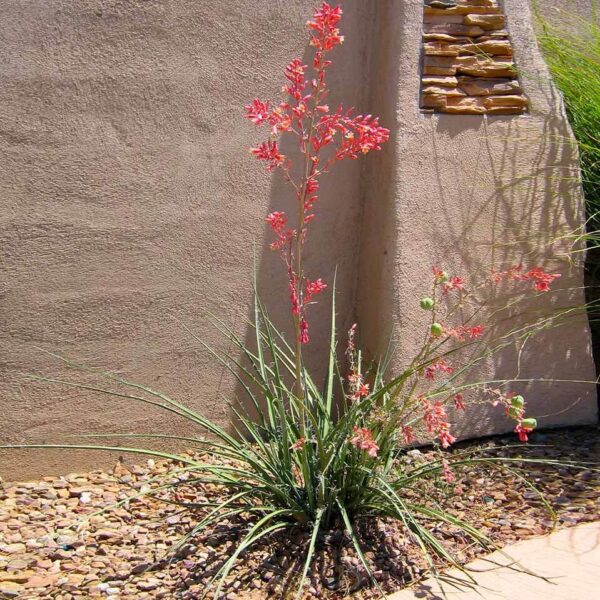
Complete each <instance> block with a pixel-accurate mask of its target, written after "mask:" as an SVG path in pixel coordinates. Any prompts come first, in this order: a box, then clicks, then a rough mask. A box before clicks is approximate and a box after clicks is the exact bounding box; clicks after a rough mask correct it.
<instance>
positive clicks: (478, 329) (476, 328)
mask: <svg viewBox="0 0 600 600" xmlns="http://www.w3.org/2000/svg"><path fill="white" fill-rule="evenodd" d="M484 332H485V327H484V326H483V325H473V326H472V327H467V326H466V325H459V326H458V327H454V328H452V329H444V335H446V336H448V337H451V338H454V339H455V340H457V341H459V342H464V341H465V339H467V338H470V339H472V340H474V339H477V338H480V337H481V336H482V335H483V334H484Z"/></svg>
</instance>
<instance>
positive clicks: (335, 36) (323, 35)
mask: <svg viewBox="0 0 600 600" xmlns="http://www.w3.org/2000/svg"><path fill="white" fill-rule="evenodd" d="M341 18H342V7H341V6H336V7H335V8H332V7H331V6H329V4H327V2H323V4H321V7H320V8H318V9H317V10H315V13H314V15H313V18H312V20H311V21H307V23H306V25H307V27H308V28H309V29H310V30H311V39H310V45H311V46H314V47H315V48H317V49H318V50H320V51H323V52H329V50H333V48H335V47H336V46H337V45H339V44H341V43H343V41H344V36H343V35H340V30H339V29H338V28H337V27H336V25H337V24H338V23H339V22H340V19H341Z"/></svg>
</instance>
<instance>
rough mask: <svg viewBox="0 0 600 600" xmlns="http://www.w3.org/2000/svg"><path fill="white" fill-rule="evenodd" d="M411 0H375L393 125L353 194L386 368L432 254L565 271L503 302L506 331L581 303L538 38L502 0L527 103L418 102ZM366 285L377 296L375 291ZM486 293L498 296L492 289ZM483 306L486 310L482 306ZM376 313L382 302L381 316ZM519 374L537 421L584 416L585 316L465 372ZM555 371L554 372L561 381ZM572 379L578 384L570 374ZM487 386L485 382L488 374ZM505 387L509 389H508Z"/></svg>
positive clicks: (497, 427)
mask: <svg viewBox="0 0 600 600" xmlns="http://www.w3.org/2000/svg"><path fill="white" fill-rule="evenodd" d="M421 5H422V2H421V1H420V0H407V1H405V2H402V3H397V2H393V1H391V0H390V1H389V2H381V3H378V5H377V8H378V10H379V11H380V15H379V20H380V22H386V23H388V24H389V25H390V27H389V30H388V31H386V33H385V35H384V36H383V37H382V38H381V44H380V45H379V47H378V51H377V52H376V54H375V56H374V64H375V66H374V72H377V73H378V80H379V81H383V82H384V84H383V85H380V86H377V87H374V88H373V89H374V92H373V97H372V105H373V106H378V107H381V109H380V112H383V113H384V122H386V123H389V124H390V126H391V127H392V130H393V132H394V136H393V142H392V143H391V144H390V145H389V146H388V147H387V148H386V149H385V151H384V157H383V160H380V161H378V162H377V163H375V162H373V163H371V165H370V166H369V170H368V181H367V183H366V186H365V189H366V190H368V191H367V193H366V194H365V198H364V214H365V222H364V226H363V235H362V240H363V247H362V252H361V263H360V278H359V287H358V289H359V302H358V317H359V321H360V323H361V325H362V331H363V338H364V339H366V342H367V344H366V345H367V347H368V348H369V349H370V350H371V352H372V353H373V354H374V355H378V354H381V353H383V352H384V351H385V349H386V346H387V341H388V340H389V339H390V337H391V339H392V340H393V347H394V348H396V351H395V353H394V358H393V360H392V369H395V370H399V369H400V368H401V367H402V366H403V365H405V364H407V362H408V361H409V360H410V359H411V358H412V357H413V356H414V355H415V351H416V350H418V347H419V346H420V344H421V342H422V339H423V331H424V329H425V327H426V326H427V319H428V318H429V315H428V314H424V313H423V312H419V310H418V300H419V298H420V297H421V296H422V295H423V294H424V293H426V291H427V290H428V289H429V285H430V283H429V282H430V281H431V271H430V266H431V265H440V266H443V267H444V268H446V269H447V270H449V271H451V272H458V273H460V274H461V275H463V276H466V277H467V278H468V279H469V280H470V278H471V277H473V279H474V281H477V280H479V281H481V278H482V277H485V274H486V273H489V271H490V269H491V268H492V267H495V268H497V269H498V268H502V267H503V266H506V265H511V264H515V263H518V262H520V261H522V262H523V264H525V265H527V264H530V265H532V266H533V264H534V263H532V262H531V261H534V262H535V264H538V263H540V264H543V265H544V266H545V267H546V268H548V269H550V270H552V271H557V272H560V273H562V274H563V276H562V278H561V280H560V286H559V287H560V288H564V290H565V291H563V292H558V293H556V294H552V295H551V296H547V297H540V298H538V299H537V300H536V301H534V302H532V303H529V304H528V305H527V307H526V309H525V316H524V318H523V316H522V315H521V316H519V313H520V312H521V311H520V310H514V311H511V313H510V314H509V315H508V318H507V319H505V321H506V322H505V323H504V324H503V327H504V331H508V330H510V329H511V328H513V327H514V326H515V325H516V324H518V322H519V319H521V321H527V320H528V319H531V318H534V317H535V316H536V315H537V316H540V315H543V314H550V313H551V312H552V311H553V310H555V309H560V308H561V307H562V308H564V307H569V306H577V305H583V304H584V303H585V300H584V297H583V293H582V290H581V286H582V284H583V279H582V266H581V262H579V263H577V264H575V265H571V264H570V263H569V261H568V260H567V259H563V260H560V259H558V258H557V257H558V256H559V255H564V254H565V253H566V251H568V249H569V244H570V240H564V241H563V242H556V240H557V238H559V237H560V236H561V235H565V234H566V233H568V232H572V231H574V230H576V229H577V228H578V227H580V226H581V223H582V222H583V219H584V217H583V204H582V196H581V189H580V182H579V178H578V171H577V152H576V147H575V145H574V143H573V138H572V134H571V131H570V129H569V127H568V123H567V121H566V119H565V116H564V112H563V107H562V103H561V99H560V96H559V94H558V93H557V91H556V90H555V89H554V87H553V86H552V84H551V81H550V77H549V74H548V72H547V69H546V66H545V63H544V62H543V60H542V57H541V55H540V53H539V50H538V48H537V46H536V43H535V37H534V33H533V28H532V18H531V14H530V12H529V8H528V5H527V3H526V2H523V1H522V0H504V2H503V5H504V7H505V10H506V13H507V17H508V28H509V31H510V34H511V38H512V40H513V46H514V53H515V60H516V64H517V67H518V69H519V72H520V79H521V82H522V84H523V87H524V91H525V93H526V94H527V95H528V97H529V98H530V101H531V107H530V112H529V113H528V114H526V115H521V116H509V117H501V116H496V117H491V116H489V117H482V116H477V115H473V116H467V115H465V116H455V115H441V114H435V115H431V114H422V113H421V112H420V111H419V108H418V103H417V102H416V100H415V99H416V98H417V97H418V93H419V81H418V79H417V78H416V77H408V76H406V74H407V73H416V72H418V69H419V38H420V31H419V28H418V27H415V23H418V22H419V20H420V15H421ZM373 298H376V300H375V301H374V300H373ZM491 300H492V302H495V304H493V305H494V306H497V307H499V306H502V305H504V304H505V303H506V299H505V298H504V299H503V298H502V296H500V297H499V298H491ZM483 314H484V315H485V314H486V313H483ZM380 315H392V318H391V319H388V320H383V319H381V318H380ZM498 379H502V380H505V379H518V380H552V381H531V382H529V383H527V382H525V381H519V382H518V383H515V384H514V386H512V389H513V390H515V391H518V392H522V393H524V394H525V396H526V397H527V400H528V402H529V407H530V411H531V413H533V414H535V415H536V416H538V417H539V418H538V421H539V422H540V424H541V425H543V426H551V425H558V424H562V425H565V424H574V423H586V422H594V421H595V420H596V418H597V405H596V390H595V385H594V383H593V381H594V379H595V370H594V365H593V360H592V357H591V344H590V335H589V328H588V323H587V318H586V316H585V315H584V314H580V315H579V316H573V318H570V319H569V320H568V323H567V324H566V325H565V326H563V327H560V328H552V329H550V330H548V331H547V332H545V333H543V334H542V335H539V336H538V337H535V338H533V340H532V341H530V342H528V343H527V344H526V345H525V346H524V347H523V349H522V351H520V352H519V351H518V348H517V347H515V348H507V349H506V350H504V351H502V352H501V353H498V354H496V355H495V356H493V357H492V358H490V359H489V360H487V361H483V362H482V363H480V364H479V366H478V368H477V370H476V371H475V372H473V373H472V374H471V376H470V378H468V379H467V381H494V380H498ZM556 380H565V381H563V382H559V381H556ZM576 382H577V383H576ZM491 387H494V384H491ZM505 389H508V390H510V389H511V388H505ZM512 426H513V424H511V421H510V420H508V419H507V418H504V417H503V415H502V414H501V413H500V412H499V411H498V409H494V408H492V407H490V406H489V405H484V406H481V407H478V408H476V409H474V410H469V412H468V414H467V415H466V416H465V417H459V424H458V427H457V428H456V432H457V433H458V434H459V435H461V436H467V437H469V436H473V435H477V434H480V435H483V434H489V433H498V432H501V431H508V430H510V429H511V428H512Z"/></svg>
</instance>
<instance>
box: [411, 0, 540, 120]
mask: <svg viewBox="0 0 600 600" xmlns="http://www.w3.org/2000/svg"><path fill="white" fill-rule="evenodd" d="M423 13H424V14H423V71H422V78H421V108H423V109H424V110H426V111H430V112H442V113H449V114H463V115H468V114H488V115H514V114H522V113H524V112H525V111H526V110H527V108H528V105H529V101H528V100H527V97H526V96H525V95H524V93H523V90H522V88H521V85H520V83H519V80H518V77H517V72H516V66H515V63H514V60H513V51H512V44H511V42H510V38H509V35H508V31H507V30H506V17H505V15H504V13H503V10H502V8H501V7H500V6H499V4H498V2H497V0H425V7H424V9H423Z"/></svg>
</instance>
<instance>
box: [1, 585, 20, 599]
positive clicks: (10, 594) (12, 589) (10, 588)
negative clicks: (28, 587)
mask: <svg viewBox="0 0 600 600" xmlns="http://www.w3.org/2000/svg"><path fill="white" fill-rule="evenodd" d="M24 589H25V588H24V587H23V586H22V585H21V584H20V583H16V582H14V581H4V582H2V583H0V594H2V596H4V597H5V598H18V597H19V596H20V595H21V594H22V593H23V591H24Z"/></svg>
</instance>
